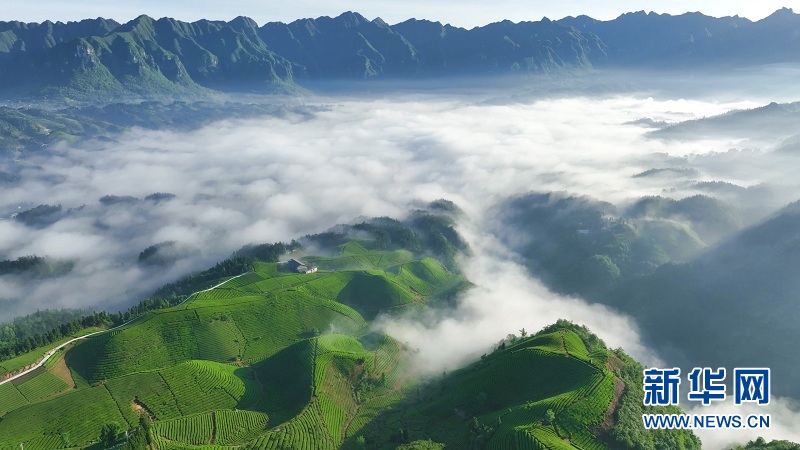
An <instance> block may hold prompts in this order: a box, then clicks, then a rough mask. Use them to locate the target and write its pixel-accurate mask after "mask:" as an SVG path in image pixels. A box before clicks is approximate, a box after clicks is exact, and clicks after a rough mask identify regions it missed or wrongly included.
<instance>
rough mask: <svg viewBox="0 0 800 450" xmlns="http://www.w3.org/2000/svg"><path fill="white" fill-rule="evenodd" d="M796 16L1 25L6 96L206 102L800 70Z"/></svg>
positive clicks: (353, 16) (0, 74) (0, 72)
mask: <svg viewBox="0 0 800 450" xmlns="http://www.w3.org/2000/svg"><path fill="white" fill-rule="evenodd" d="M798 25H800V18H798V15H796V14H794V13H793V12H792V11H791V10H788V9H783V10H779V11H777V12H776V13H774V14H773V15H771V16H770V17H767V18H765V19H763V20H761V21H758V22H751V21H749V20H747V19H743V18H739V17H724V18H714V17H708V16H704V15H702V14H699V13H687V14H683V15H680V16H670V15H667V14H662V15H658V14H652V13H651V14H645V13H643V12H639V13H630V14H625V15H622V16H620V17H619V18H617V19H615V20H611V21H605V22H603V21H597V20H594V19H592V18H589V17H586V16H580V17H577V18H573V17H567V18H564V19H562V20H559V21H551V20H549V19H547V18H545V19H542V20H541V21H538V22H520V23H513V22H510V21H503V22H498V23H493V24H489V25H486V26H483V27H476V28H473V29H471V30H467V29H464V28H458V27H454V26H451V25H449V24H448V25H442V24H441V23H439V22H430V21H426V20H416V19H410V20H407V21H405V22H402V23H399V24H396V25H389V24H387V23H386V22H384V21H383V20H381V19H380V18H376V19H374V20H368V19H366V18H364V17H363V16H361V15H360V14H358V13H354V12H347V13H344V14H341V15H340V16H338V17H334V18H331V17H319V18H317V19H302V20H297V21H294V22H292V23H289V24H284V23H280V22H273V23H268V24H266V25H264V26H262V27H259V26H258V24H256V23H255V22H254V21H253V20H252V19H249V18H246V17H238V18H236V19H234V20H232V21H230V22H227V23H226V22H221V21H208V20H200V21H197V22H193V23H188V22H181V21H179V20H175V19H169V18H162V19H158V20H155V19H153V18H150V17H147V16H141V17H138V18H136V19H134V20H132V21H130V22H128V23H125V24H118V23H117V22H114V21H113V20H106V19H94V20H84V21H81V22H69V23H66V24H65V23H60V22H58V23H52V22H44V23H41V24H36V23H30V24H26V23H21V22H0V82H2V85H3V86H4V89H2V90H0V95H4V96H6V97H9V98H14V97H17V96H20V95H21V96H23V97H41V96H44V97H46V98H47V97H50V98H54V99H60V98H63V97H67V98H85V97H87V96H88V95H102V94H108V95H117V96H118V95H135V96H159V95H175V94H183V95H195V94H198V93H202V92H204V91H205V90H206V89H215V90H221V91H245V92H291V91H294V90H295V89H296V86H297V83H300V84H303V83H305V82H311V81H332V80H363V79H374V78H387V79H402V78H407V77H429V76H476V75H512V74H518V75H529V74H548V73H554V72H557V73H563V72H564V71H576V70H578V71H581V70H586V69H591V68H592V67H594V66H598V65H599V66H602V67H628V68H630V67H665V68H690V67H691V68H697V67H699V66H705V67H708V66H709V65H711V64H713V65H715V66H720V65H722V66H736V67H742V66H752V65H758V64H767V63H776V62H796V61H798V60H800V50H798V48H800V47H798V45H796V44H797V43H798V39H800V38H799V37H798V36H797V35H796V33H795V30H796V29H797V27H798Z"/></svg>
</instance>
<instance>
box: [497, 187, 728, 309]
mask: <svg viewBox="0 0 800 450" xmlns="http://www.w3.org/2000/svg"><path fill="white" fill-rule="evenodd" d="M501 220H502V221H503V223H504V224H505V226H506V227H508V228H506V229H505V230H502V231H501V233H505V232H508V235H510V236H515V238H520V236H518V235H517V233H518V232H520V231H521V232H522V236H521V239H522V242H523V243H522V245H519V246H517V250H518V251H519V252H520V253H521V254H522V255H523V256H524V257H525V258H526V259H527V262H528V265H529V266H530V267H531V269H532V270H534V271H535V273H536V274H537V276H539V277H542V278H543V279H544V280H545V281H547V282H548V283H549V284H550V285H551V286H552V287H553V288H554V289H556V290H558V291H560V292H564V293H570V294H573V293H577V294H581V295H586V296H589V297H590V298H597V297H598V296H600V295H602V294H605V293H607V292H609V291H610V290H611V289H613V288H615V287H616V286H618V285H619V284H620V283H622V282H624V281H627V280H632V279H636V278H639V277H641V276H645V275H648V274H651V273H652V272H653V271H655V270H656V268H658V267H660V266H662V265H663V264H665V263H668V262H676V261H678V262H681V261H688V260H690V259H692V258H694V257H695V256H697V255H699V254H700V252H701V251H702V250H703V249H704V248H706V247H707V245H709V244H713V243H715V242H717V241H718V240H719V239H721V238H723V237H725V236H729V235H731V234H732V233H734V232H736V231H737V230H738V229H739V228H740V227H741V222H742V219H741V218H740V216H739V213H738V212H737V211H736V210H735V209H734V208H732V207H730V206H729V205H727V204H726V203H724V202H722V201H720V200H717V199H715V198H712V197H708V196H699V195H698V196H694V197H687V198H684V199H682V200H673V199H669V198H663V197H644V198H641V199H639V200H638V201H636V202H634V203H633V204H631V205H629V206H628V207H626V208H624V209H623V208H618V207H616V206H614V205H612V204H610V203H607V202H601V201H598V200H595V199H593V198H590V197H570V196H568V195H565V194H561V193H546V194H538V193H532V194H528V195H525V196H523V197H519V198H516V199H513V200H512V201H510V202H509V203H508V204H507V205H505V207H504V209H503V212H502V213H501Z"/></svg>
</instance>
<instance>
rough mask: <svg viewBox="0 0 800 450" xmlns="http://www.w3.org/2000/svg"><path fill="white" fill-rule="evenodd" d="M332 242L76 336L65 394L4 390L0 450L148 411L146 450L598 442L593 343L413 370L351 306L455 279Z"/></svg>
mask: <svg viewBox="0 0 800 450" xmlns="http://www.w3.org/2000/svg"><path fill="white" fill-rule="evenodd" d="M340 250H341V254H340V255H339V256H338V257H327V258H313V261H314V262H313V264H318V265H319V266H320V267H321V268H324V269H323V270H321V271H320V272H318V273H316V274H309V275H303V276H300V275H296V274H289V273H284V272H282V271H281V270H280V267H279V266H278V265H276V264H258V265H257V266H256V271H255V272H254V273H252V274H249V275H247V276H244V277H240V278H238V279H236V280H233V281H231V282H230V283H228V284H225V285H223V286H220V287H219V288H217V289H215V290H213V291H210V292H206V293H202V294H200V295H197V296H196V297H195V298H193V299H191V300H190V301H188V302H187V303H185V304H183V305H181V306H179V307H175V308H170V309H165V310H161V311H158V312H153V313H149V314H148V315H145V316H143V317H142V318H140V319H139V320H137V321H136V322H134V323H132V324H131V325H129V326H127V327H126V328H124V329H122V330H118V331H115V332H113V333H108V334H104V335H101V336H97V337H94V338H91V339H88V340H86V341H84V342H82V343H80V344H78V345H76V346H75V347H74V348H73V349H72V350H71V351H69V352H68V354H67V358H66V361H67V362H68V364H69V367H70V369H71V370H72V375H73V378H74V380H75V383H76V384H77V385H78V387H79V389H77V390H72V391H70V392H68V393H64V394H60V395H58V394H57V391H58V389H57V388H60V387H61V386H60V385H59V386H56V384H57V382H58V381H61V380H60V379H58V378H56V379H55V380H54V377H53V375H52V374H51V373H50V372H48V370H49V369H47V368H46V369H45V370H44V371H43V374H42V375H34V376H32V377H30V378H29V379H26V380H22V381H21V383H20V384H19V386H17V385H11V386H10V387H5V386H3V387H2V388H0V414H3V415H2V420H0V450H6V449H7V450H15V449H16V446H17V445H18V442H19V441H20V440H24V441H25V442H26V446H25V447H26V449H28V450H37V449H42V450H50V449H54V448H72V447H69V446H67V444H65V442H68V443H69V445H71V446H75V448H87V446H89V447H90V446H92V445H93V442H96V439H97V438H98V437H99V430H100V427H102V425H103V424H105V423H108V422H111V421H114V422H117V423H120V424H122V425H123V428H128V427H130V428H133V427H135V426H136V424H137V421H138V415H139V414H148V415H150V416H151V418H152V419H153V420H154V426H153V432H154V437H155V439H156V442H157V443H158V446H159V448H161V449H205V450H223V449H233V448H242V449H250V450H262V449H263V450H268V449H278V448H292V449H327V448H330V449H334V448H359V446H360V442H359V441H361V440H363V439H366V442H367V445H368V447H369V448H395V447H396V446H398V445H400V444H401V443H403V442H406V441H413V440H417V439H433V440H435V441H438V442H443V443H445V444H447V445H448V448H469V447H470V446H479V447H486V448H498V449H500V448H576V446H577V447H578V448H582V449H597V450H600V449H604V448H606V447H605V445H604V444H603V443H602V442H601V441H600V440H599V439H598V438H597V437H596V434H597V433H599V431H598V430H600V428H595V426H600V425H601V424H602V423H603V422H604V421H607V420H608V416H607V415H606V412H607V410H608V408H609V405H610V404H611V403H612V399H614V398H615V397H616V396H617V394H618V393H619V392H618V390H615V387H618V386H619V383H620V382H619V381H618V379H617V378H616V377H615V375H614V373H612V372H611V371H610V370H609V369H608V368H607V367H606V361H607V360H608V359H609V357H610V353H609V352H608V351H607V350H605V348H604V347H600V348H598V347H597V345H592V346H591V348H592V351H589V350H588V349H587V347H586V345H585V344H584V341H583V340H582V339H581V337H579V336H578V335H577V334H575V333H574V332H573V331H570V330H568V329H563V328H556V329H554V330H550V331H548V332H546V333H542V334H540V335H538V336H535V337H530V338H527V339H521V340H518V341H516V342H514V343H511V344H510V345H508V346H507V347H506V348H504V349H502V350H500V349H498V350H497V351H495V352H493V353H491V354H489V355H488V356H485V357H484V358H482V359H481V361H479V362H476V363H474V364H472V365H470V366H467V367H465V368H463V369H460V370H457V371H455V372H452V373H450V374H446V375H443V376H442V377H437V378H435V379H432V380H431V379H428V380H419V379H418V378H416V377H415V376H412V374H411V372H410V371H411V369H412V367H411V364H410V361H411V357H412V354H413V351H411V350H410V349H408V348H406V347H405V346H404V345H403V344H402V343H399V342H397V341H396V340H394V339H392V338H391V337H388V336H384V335H381V334H376V333H371V332H369V330H368V329H367V327H366V325H367V322H366V321H364V319H363V318H362V316H361V314H359V311H360V312H362V314H364V315H367V316H370V315H374V314H377V313H378V312H384V311H391V310H393V309H395V308H398V307H402V306H408V305H423V304H425V302H427V301H428V300H430V299H431V298H435V297H436V296H438V295H443V294H446V293H447V292H448V291H450V290H452V289H453V288H454V287H457V286H459V285H462V284H464V283H465V281H464V280H463V279H462V278H460V277H457V276H454V275H452V274H450V273H449V272H448V271H447V270H445V269H444V268H443V267H442V266H441V265H440V264H438V263H437V262H436V261H434V260H431V259H422V260H413V259H411V258H410V254H408V253H407V252H377V251H370V250H369V249H367V248H366V247H365V246H364V245H362V244H359V243H350V244H346V245H344V246H342V247H341V249H340ZM306 260H307V261H311V260H312V258H306ZM376 293H379V294H380V295H376ZM337 300H338V301H337ZM340 301H341V302H346V303H349V304H350V305H351V306H352V308H351V307H350V306H347V305H345V304H344V303H340ZM640 372H641V371H639V373H640ZM51 382H52V383H51ZM29 383H33V384H29ZM26 385H27V387H26ZM615 385H616V386H615ZM26 393H27V396H28V399H26V395H25V394H26ZM53 395H55V396H53ZM42 396H45V397H44V398H45V399H44V400H39V398H43V397H42ZM29 400H30V401H32V402H33V403H30V404H29ZM6 405H8V406H6ZM548 410H552V412H553V413H554V414H555V419H554V420H552V421H550V420H548ZM31 420H33V421H34V422H33V423H32V422H31ZM475 423H477V426H475ZM126 425H127V426H126ZM65 434H66V436H65ZM65 438H66V439H65ZM573 444H574V445H573Z"/></svg>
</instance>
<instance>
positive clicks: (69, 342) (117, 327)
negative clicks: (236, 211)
mask: <svg viewBox="0 0 800 450" xmlns="http://www.w3.org/2000/svg"><path fill="white" fill-rule="evenodd" d="M248 273H250V272H245V273H243V274H239V275H236V276H235V277H231V278H228V279H227V280H225V281H223V282H222V283H219V284H218V285H216V286H211V287H210V288H208V289H203V290H202V291H197V292H192V293H191V294H189V295H188V296H187V297H186V298H185V299H183V300H182V301H181V302H180V303H178V304H177V305H175V306H173V308H177V307H178V306H181V305H183V304H184V303H186V302H188V301H189V299H191V298H192V297H194V296H195V295H197V294H200V293H203V292H207V291H210V290H212V289H216V288H218V287H220V286H222V285H223V284H225V283H227V282H229V281H231V280H235V279H236V278H239V277H241V276H244V275H247V274H248ZM136 319H138V317H136V318H135V319H131V320H129V321H127V322H125V323H123V324H122V325H117V326H116V327H114V328H109V329H107V330H102V331H95V332H94V333H89V334H86V335H83V336H80V337H76V338H74V339H70V340H69V341H67V342H64V343H63V344H61V345H59V346H58V347H56V348H54V349H52V350H50V351H48V352H47V353H45V354H44V356H43V357H42V359H41V360H39V362H38V363H37V364H36V365H35V366H32V367H31V368H29V369H27V370H24V371H22V372H20V373H18V374H16V375H14V376H12V377H10V378H7V379H5V380H3V381H0V386H2V385H4V384H6V383H10V382H12V381H14V380H16V379H17V378H20V377H24V376H25V375H27V374H29V373H31V372H33V371H34V370H36V369H38V368H40V367H42V366H43V365H44V364H45V363H46V362H47V360H49V359H50V358H52V357H53V355H55V354H56V352H57V351H59V350H61V349H62V348H64V347H66V346H68V345H69V344H72V343H73V342H76V341H80V340H81V339H86V338H88V337H92V336H97V335H98V334H103V333H110V332H112V331H115V330H119V329H120V328H122V327H125V326H127V325H128V324H130V323H131V322H133V321H135V320H136Z"/></svg>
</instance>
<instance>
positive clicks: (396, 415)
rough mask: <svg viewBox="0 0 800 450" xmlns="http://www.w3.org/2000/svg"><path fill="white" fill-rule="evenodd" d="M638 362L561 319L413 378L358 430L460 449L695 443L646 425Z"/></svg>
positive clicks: (369, 438)
mask: <svg viewBox="0 0 800 450" xmlns="http://www.w3.org/2000/svg"><path fill="white" fill-rule="evenodd" d="M641 371H642V367H641V366H640V365H639V364H638V363H636V362H634V361H632V360H631V359H630V358H628V357H627V356H625V355H624V354H623V353H621V352H619V351H616V352H612V351H610V350H608V349H607V348H606V347H605V345H604V344H603V342H602V341H600V340H599V339H598V338H597V337H596V336H594V335H593V334H591V333H590V332H589V331H588V330H586V328H583V327H578V326H575V325H573V324H571V323H569V322H565V321H559V322H558V323H557V324H555V325H552V326H550V327H547V328H545V329H544V330H542V331H540V332H539V333H538V334H536V335H534V336H530V337H522V338H517V337H515V336H512V337H510V338H509V339H506V340H504V341H502V342H501V343H500V344H499V346H498V347H497V349H495V351H494V352H492V353H490V354H488V355H484V356H483V357H481V359H480V361H478V362H475V363H473V364H471V365H468V366H466V367H464V368H461V369H459V370H456V371H455V372H452V373H444V374H442V376H441V377H435V378H433V379H429V380H427V381H424V382H422V383H420V384H417V385H415V386H413V387H412V388H411V389H408V390H407V392H406V394H405V395H404V397H403V398H402V400H400V401H399V402H397V403H396V404H394V405H393V406H392V408H390V409H388V410H386V411H384V412H382V413H380V414H377V415H376V416H375V418H373V419H372V420H371V421H370V422H369V423H368V424H367V425H366V426H365V427H364V429H363V430H362V431H359V434H361V433H363V436H364V438H365V439H364V442H365V444H366V447H367V448H392V447H394V446H396V445H399V444H402V443H404V442H412V441H415V443H413V444H408V445H407V446H405V447H401V448H439V447H436V446H435V444H433V443H423V441H420V440H426V439H430V440H432V441H433V442H436V443H442V444H445V445H446V448H463V449H468V448H489V449H494V448H496V449H515V448H516V449H523V448H525V449H527V448H531V449H539V448H551V449H575V448H580V449H607V448H637V449H656V448H674V449H692V448H699V441H698V440H697V438H696V437H695V436H693V435H692V434H691V433H689V432H662V433H658V432H657V433H653V432H648V431H645V430H644V427H643V426H642V422H641V415H642V412H643V408H642V406H641V405H642V391H641V382H642V380H641ZM637 374H638V375H637ZM648 412H652V411H648ZM657 412H663V410H661V409H659V410H658V411H657ZM349 443H350V444H351V445H352V446H351V447H348V448H358V444H359V440H358V438H356V439H351V441H350V442H349Z"/></svg>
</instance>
